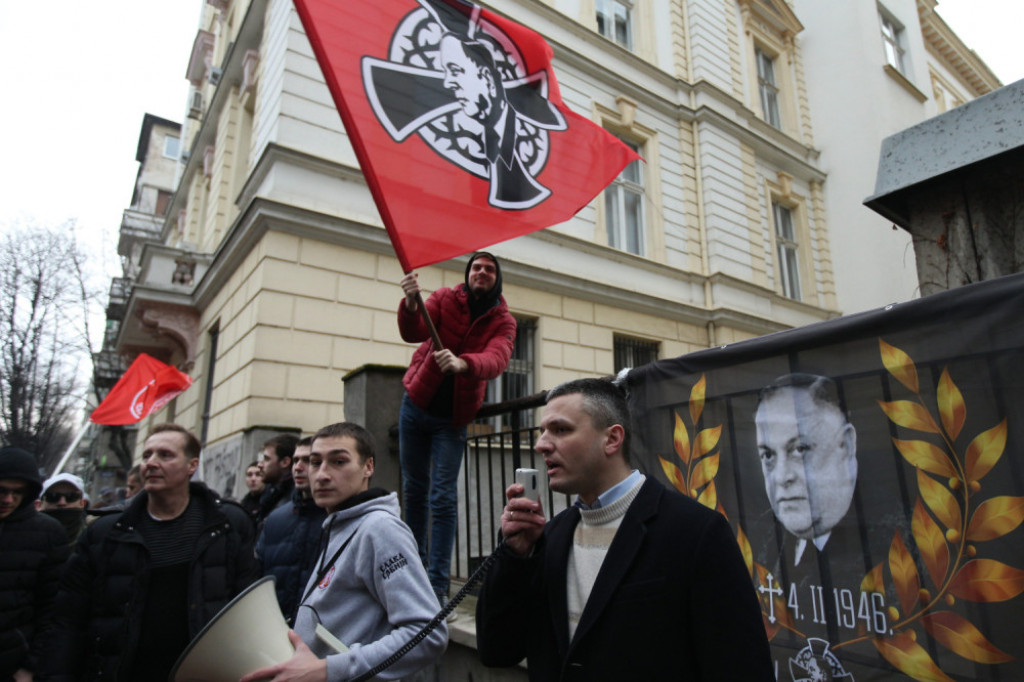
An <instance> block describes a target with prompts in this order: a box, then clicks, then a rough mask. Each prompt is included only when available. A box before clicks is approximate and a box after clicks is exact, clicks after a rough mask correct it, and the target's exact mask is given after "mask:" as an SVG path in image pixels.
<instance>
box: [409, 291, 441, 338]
mask: <svg viewBox="0 0 1024 682" xmlns="http://www.w3.org/2000/svg"><path fill="white" fill-rule="evenodd" d="M416 305H417V307H419V309H420V315H421V316H422V317H423V323H424V324H425V325H427V331H429V332H430V338H431V339H432V340H433V342H434V349H435V350H444V344H443V343H441V337H440V336H438V335H437V327H435V326H434V321H433V320H432V319H430V314H429V313H428V312H427V306H426V305H424V304H423V296H421V295H420V292H418V291H417V292H416Z"/></svg>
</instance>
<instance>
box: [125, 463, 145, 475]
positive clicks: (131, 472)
mask: <svg viewBox="0 0 1024 682" xmlns="http://www.w3.org/2000/svg"><path fill="white" fill-rule="evenodd" d="M132 476H134V477H136V478H140V477H141V476H142V465H141V464H136V465H135V466H133V467H132V468H131V469H129V470H128V473H127V474H125V478H131V477H132Z"/></svg>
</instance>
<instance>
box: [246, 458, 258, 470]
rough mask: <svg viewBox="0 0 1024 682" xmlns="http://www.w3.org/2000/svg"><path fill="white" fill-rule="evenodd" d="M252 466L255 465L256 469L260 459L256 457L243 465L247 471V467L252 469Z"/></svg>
mask: <svg viewBox="0 0 1024 682" xmlns="http://www.w3.org/2000/svg"><path fill="white" fill-rule="evenodd" d="M253 467H256V468H257V469H259V468H260V461H259V460H258V459H256V460H253V461H251V462H249V463H248V464H246V465H245V470H246V471H248V470H249V469H252V468H253Z"/></svg>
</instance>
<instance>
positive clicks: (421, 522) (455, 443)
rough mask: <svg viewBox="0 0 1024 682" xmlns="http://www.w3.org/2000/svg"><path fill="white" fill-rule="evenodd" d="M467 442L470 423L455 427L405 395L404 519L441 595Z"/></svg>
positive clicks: (401, 431) (401, 423)
mask: <svg viewBox="0 0 1024 682" xmlns="http://www.w3.org/2000/svg"><path fill="white" fill-rule="evenodd" d="M465 446H466V427H465V426H461V427H458V428H456V427H454V426H452V425H451V421H450V420H447V419H438V418H437V417H433V416H431V415H429V414H427V413H426V412H424V411H423V410H421V409H420V408H419V407H417V406H416V404H415V403H413V402H412V400H410V399H409V396H408V395H405V396H404V397H403V398H402V409H401V413H400V415H399V419H398V452H399V459H400V460H401V462H402V496H403V499H404V503H405V522H406V523H407V524H408V525H409V528H410V529H412V534H413V536H414V537H415V538H416V544H417V545H418V546H419V550H420V560H422V561H423V566H424V567H425V568H426V569H427V575H428V576H429V578H430V585H431V587H433V588H434V592H435V593H437V594H444V595H447V594H448V583H449V579H450V573H451V565H452V549H453V548H454V546H455V531H456V529H457V526H458V499H459V491H458V481H459V469H460V468H461V467H462V453H463V450H464V449H465ZM428 528H429V539H428V532H427V531H428Z"/></svg>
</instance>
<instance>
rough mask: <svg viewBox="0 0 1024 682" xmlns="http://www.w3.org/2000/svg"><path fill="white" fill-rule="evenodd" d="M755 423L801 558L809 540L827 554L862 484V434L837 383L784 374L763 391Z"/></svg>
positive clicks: (778, 508) (770, 485)
mask: <svg viewBox="0 0 1024 682" xmlns="http://www.w3.org/2000/svg"><path fill="white" fill-rule="evenodd" d="M754 423H755V428H756V432H757V450H758V456H759V459H760V461H761V473H762V474H763V475H764V487H765V492H766V493H767V494H768V501H769V502H770V503H771V506H772V511H773V512H774V513H775V517H776V518H777V519H778V520H779V523H781V524H782V525H783V526H784V527H785V528H786V530H787V531H789V532H790V533H792V534H793V535H794V536H796V537H797V538H799V541H798V543H797V549H796V552H797V554H798V555H799V554H802V550H803V549H804V548H805V547H806V544H807V543H808V542H813V543H814V545H815V547H816V548H817V549H818V550H819V551H820V550H823V549H824V548H825V545H826V544H827V543H828V540H829V537H830V535H831V533H832V529H833V528H835V526H836V525H837V524H838V523H839V521H840V520H841V519H842V518H843V517H844V516H845V515H846V513H847V511H848V510H849V508H850V502H851V501H852V499H853V491H854V488H855V487H856V484H857V431H856V429H855V428H854V427H853V424H851V423H850V422H849V420H848V419H847V416H846V413H845V412H844V410H843V408H842V406H841V405H840V403H839V394H838V391H837V389H836V385H835V382H833V381H832V380H831V379H829V378H828V377H824V376H818V375H815V374H787V375H785V376H783V377H779V378H778V379H777V380H775V381H774V382H772V383H771V384H769V385H768V386H766V387H764V388H763V389H762V390H761V393H760V395H759V397H758V406H757V411H756V413H755V416H754ZM797 563H799V557H798V558H797Z"/></svg>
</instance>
